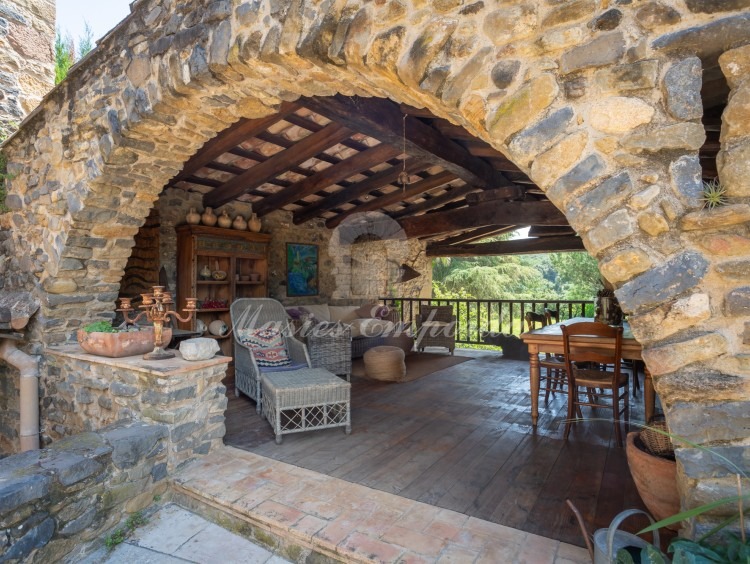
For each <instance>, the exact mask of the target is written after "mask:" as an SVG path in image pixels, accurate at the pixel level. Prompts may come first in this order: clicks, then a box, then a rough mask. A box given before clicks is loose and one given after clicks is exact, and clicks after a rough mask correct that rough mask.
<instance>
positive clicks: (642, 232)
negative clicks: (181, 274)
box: [4, 0, 750, 506]
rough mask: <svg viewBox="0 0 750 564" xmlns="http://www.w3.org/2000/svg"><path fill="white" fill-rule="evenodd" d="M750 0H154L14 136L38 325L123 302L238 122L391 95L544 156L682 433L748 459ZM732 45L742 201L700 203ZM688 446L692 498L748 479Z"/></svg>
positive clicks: (727, 126)
mask: <svg viewBox="0 0 750 564" xmlns="http://www.w3.org/2000/svg"><path fill="white" fill-rule="evenodd" d="M747 10H748V4H747V2H745V1H740V2H717V1H715V0H689V1H685V0H677V1H674V2H669V3H665V2H659V1H644V2H632V3H631V2H626V1H622V2H614V3H612V2H609V1H607V0H577V1H575V2H568V3H565V4H560V3H559V2H557V1H552V0H549V1H547V2H533V1H528V0H527V1H519V2H505V1H502V2H483V1H476V2H471V1H466V0H435V1H434V2H430V3H428V2H425V0H386V1H383V2H364V1H361V0H351V1H349V2H339V3H332V4H319V3H317V2H312V1H307V0H280V1H274V2H255V1H241V0H236V1H234V2H230V1H229V0H219V1H208V0H197V1H195V2H189V3H174V2H169V1H167V0H138V1H136V2H135V3H134V4H133V13H132V14H131V16H130V17H129V18H128V19H126V20H125V21H124V22H123V23H122V24H121V25H120V26H119V27H118V28H117V29H116V30H115V31H114V33H112V34H110V35H109V36H108V37H106V38H105V39H104V41H102V42H101V44H100V45H99V47H98V48H97V49H96V50H95V52H94V53H92V55H91V56H90V57H89V58H88V59H87V61H85V63H84V64H82V65H80V66H79V67H78V68H76V69H75V70H74V72H73V73H72V76H71V77H70V78H69V80H68V81H67V82H66V83H65V84H63V85H62V86H61V87H59V88H58V89H57V90H55V91H54V92H53V94H52V95H51V96H49V97H48V98H47V99H46V100H45V101H44V103H43V104H42V105H41V106H40V107H39V109H38V110H37V111H36V112H35V114H34V115H33V116H32V118H31V119H29V120H28V121H27V122H26V123H25V124H24V125H23V127H22V128H21V130H20V131H19V132H18V133H17V134H16V136H15V137H14V138H13V139H12V140H11V141H10V142H9V143H8V144H7V146H6V152H7V154H8V157H9V162H10V164H9V170H10V171H11V173H12V174H13V175H14V178H13V180H12V182H11V189H10V195H9V197H8V200H7V204H8V206H9V207H10V208H11V212H10V214H9V219H7V220H5V219H4V220H5V221H7V222H9V223H10V225H11V226H12V231H11V234H12V240H13V242H14V244H15V245H16V253H17V255H18V256H20V257H23V259H22V260H23V261H24V262H23V264H21V263H20V262H19V264H18V267H19V268H21V269H22V270H23V271H25V272H27V273H32V274H33V276H34V279H33V283H34V285H35V286H36V287H35V288H34V289H35V290H37V291H38V292H39V294H40V296H41V298H42V302H43V306H42V310H41V315H39V316H38V319H37V321H36V324H35V325H34V327H33V334H32V336H33V339H35V340H37V341H44V342H46V343H56V342H61V341H63V340H64V339H65V338H66V337H67V335H68V334H70V332H71V330H73V329H74V328H75V327H77V326H78V325H80V323H81V322H82V321H87V320H90V319H95V318H97V317H108V316H110V315H111V312H112V309H113V307H112V306H113V300H114V298H115V297H116V294H117V291H118V285H119V282H120V279H121V277H122V273H123V267H124V264H125V263H126V261H127V257H128V256H129V254H130V247H131V246H132V244H133V235H134V234H135V232H136V231H137V229H138V227H139V226H140V225H141V224H142V223H143V221H144V219H145V218H146V216H147V215H148V212H149V210H150V208H151V207H152V206H153V205H154V203H155V202H156V200H157V198H158V195H159V193H160V192H161V191H162V188H163V186H164V185H165V184H166V183H167V181H168V180H169V179H171V178H172V177H174V175H175V174H177V173H178V172H179V171H180V169H181V167H182V163H184V162H185V161H186V160H187V159H188V157H189V156H190V155H192V154H193V153H194V152H195V151H196V150H197V149H198V148H199V147H201V146H202V145H203V144H204V143H205V142H206V141H207V140H208V139H210V138H211V137H213V136H214V135H215V134H216V133H218V132H219V131H221V130H223V129H225V128H226V127H227V126H228V125H229V124H231V123H233V122H235V121H236V120H237V119H239V118H240V117H247V118H254V117H260V116H264V115H268V114H271V113H273V112H274V111H276V109H277V108H278V106H279V104H280V103H281V101H283V100H294V99H296V98H298V97H300V96H327V95H331V94H334V93H341V94H344V95H360V96H382V97H388V98H391V99H393V100H395V101H397V102H404V103H408V104H411V105H414V106H416V107H426V108H428V109H429V110H430V111H431V112H432V113H433V114H435V115H437V116H439V117H443V118H446V119H449V120H451V121H452V122H454V123H456V124H459V125H461V126H463V127H465V128H466V129H467V130H468V131H470V132H472V133H473V134H474V135H476V136H477V137H479V138H481V139H483V140H485V141H487V142H489V143H490V144H491V145H492V146H493V147H495V148H496V149H498V150H499V151H501V152H503V153H504V154H506V155H507V156H508V157H509V158H511V159H512V160H513V161H514V162H515V163H516V164H517V165H518V166H519V167H520V168H521V169H522V170H524V171H525V172H528V173H529V174H530V176H531V178H532V179H533V180H534V181H535V182H536V183H537V184H538V185H539V186H540V187H541V188H542V189H543V190H544V191H545V192H546V193H547V195H548V197H549V198H550V200H551V201H552V202H553V203H554V204H555V205H556V206H557V207H558V208H559V209H560V210H562V211H563V212H564V213H565V214H566V216H567V217H568V219H569V221H570V223H571V225H572V226H573V227H574V228H575V229H576V230H577V231H578V232H579V233H580V234H581V236H582V237H583V239H584V243H585V245H586V248H587V250H588V251H589V253H591V254H592V255H593V256H595V257H596V258H597V260H598V261H599V264H600V266H601V267H602V269H603V270H604V271H606V272H607V273H608V276H609V277H610V279H611V280H612V282H613V283H614V285H615V287H616V288H617V290H616V291H617V296H618V298H619V300H620V303H621V304H622V306H623V308H624V310H625V311H626V312H627V313H629V314H630V320H631V325H632V327H633V330H634V332H635V334H636V336H637V338H638V339H639V340H640V341H641V343H642V344H643V346H644V356H645V359H646V362H647V365H648V367H649V369H650V370H651V372H652V374H653V375H654V381H655V385H656V388H657V391H658V392H659V394H660V396H661V399H662V402H663V404H664V406H665V408H666V411H667V416H668V420H669V422H670V425H671V428H672V430H673V431H674V432H675V433H677V434H682V435H685V436H687V437H689V438H693V439H694V440H696V441H697V442H699V443H701V444H702V445H705V446H710V447H712V448H715V449H717V450H720V451H727V453H728V454H729V451H730V450H731V449H735V450H736V449H739V451H741V452H744V453H745V454H744V456H747V455H746V453H747V448H748V447H747V444H748V439H750V409H749V408H748V407H749V399H750V394H749V393H748V391H749V389H750V385H749V384H748V382H749V381H750V380H749V378H750V363H748V355H749V354H750V341H749V340H748V338H747V335H748V332H749V330H748V328H747V327H746V325H747V323H748V322H747V312H748V311H749V310H750V305H749V304H750V291H748V285H747V279H746V277H744V276H743V275H742V273H743V272H745V271H746V263H747V261H748V259H749V258H750V243H749V242H750V231H749V229H750V203H748V197H747V186H746V184H745V183H746V178H747V175H743V174H742V170H743V169H742V167H743V166H746V163H747V158H746V157H744V156H743V155H745V154H746V153H747V150H748V146H747V135H748V120H747V119H746V114H747V103H746V99H747V82H746V81H745V80H744V79H743V78H744V77H746V76H747V73H745V72H743V70H742V69H744V68H745V66H744V65H745V64H746V60H747V59H746V47H744V46H746V45H747V44H750V12H748V11H747ZM717 59H720V60H721V64H722V65H723V70H724V72H725V73H726V74H727V78H728V81H729V82H730V86H731V87H732V89H733V91H732V96H731V100H730V105H729V106H728V108H727V113H726V115H725V123H724V126H723V130H722V156H721V158H720V159H719V161H720V162H719V178H720V179H721V180H722V182H724V183H725V184H726V185H727V188H728V191H729V195H730V196H731V201H730V205H729V206H725V207H722V208H718V209H716V210H701V201H700V195H701V183H700V164H699V161H698V154H697V150H698V148H699V147H700V146H701V145H702V143H703V141H704V139H705V132H704V129H703V126H702V124H701V122H700V117H701V114H702V108H701V107H700V95H699V89H700V84H701V77H700V69H701V68H702V66H703V65H711V64H714V62H715V61H716V60H717ZM620 108H627V109H628V111H627V112H625V111H620ZM743 151H744V153H743ZM743 269H745V270H743ZM732 456H735V455H732ZM678 459H679V460H680V462H681V464H679V465H678V467H679V468H680V480H679V483H680V488H681V491H682V497H683V503H684V504H685V505H686V506H691V505H693V504H694V503H696V502H697V500H698V499H699V498H700V497H701V496H700V495H699V492H702V491H709V490H710V491H712V492H713V493H712V495H718V494H720V493H721V488H722V487H733V486H732V483H733V482H732V480H731V479H729V478H728V477H726V476H717V475H716V473H715V471H714V467H713V466H712V465H711V464H707V463H701V464H696V465H692V466H689V465H688V463H687V462H688V460H699V458H698V457H694V456H693V455H692V453H691V449H681V451H680V452H679V453H678ZM710 488H713V489H710Z"/></svg>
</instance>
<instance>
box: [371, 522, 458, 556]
mask: <svg viewBox="0 0 750 564" xmlns="http://www.w3.org/2000/svg"><path fill="white" fill-rule="evenodd" d="M380 539H381V540H382V541H384V542H387V543H391V544H396V545H398V546H403V547H404V548H405V549H407V550H409V551H411V552H416V553H417V554H421V555H424V556H432V557H436V556H437V555H438V554H440V552H442V550H443V547H444V546H445V545H446V544H447V541H445V540H444V539H439V538H437V537H432V536H429V535H425V534H424V533H420V532H419V531H414V530H412V529H406V528H404V527H391V528H390V529H388V530H387V531H385V533H383V536H382V537H380Z"/></svg>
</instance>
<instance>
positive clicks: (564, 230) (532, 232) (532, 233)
mask: <svg viewBox="0 0 750 564" xmlns="http://www.w3.org/2000/svg"><path fill="white" fill-rule="evenodd" d="M575 234H576V232H575V231H574V230H573V228H572V227H570V226H569V225H566V226H559V225H532V226H531V228H530V229H529V237H561V236H564V235H575Z"/></svg>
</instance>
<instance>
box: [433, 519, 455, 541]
mask: <svg viewBox="0 0 750 564" xmlns="http://www.w3.org/2000/svg"><path fill="white" fill-rule="evenodd" d="M461 531H462V529H461V527H460V526H457V525H453V524H451V523H446V522H444V521H433V522H432V523H430V524H429V525H427V528H426V529H425V530H424V533H425V534H427V535H430V536H433V537H437V538H439V539H445V540H456V539H457V538H458V535H459V534H460V533H461Z"/></svg>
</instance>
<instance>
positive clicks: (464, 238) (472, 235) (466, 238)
mask: <svg viewBox="0 0 750 564" xmlns="http://www.w3.org/2000/svg"><path fill="white" fill-rule="evenodd" d="M518 228H519V227H518V225H488V226H487V227H479V228H478V229H472V230H470V231H466V232H464V233H461V234H459V235H454V236H453V237H449V238H447V239H441V240H440V241H435V245H440V246H441V247H443V246H448V245H458V244H466V243H471V242H472V241H479V240H481V239H486V238H487V237H494V236H495V235H502V234H503V233H508V232H509V231H515V230H517V229H518Z"/></svg>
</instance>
